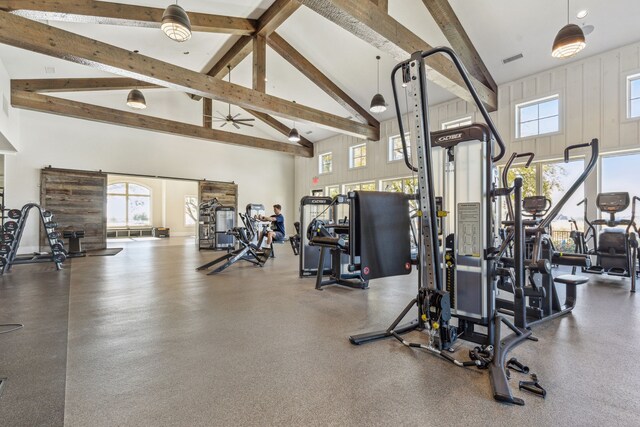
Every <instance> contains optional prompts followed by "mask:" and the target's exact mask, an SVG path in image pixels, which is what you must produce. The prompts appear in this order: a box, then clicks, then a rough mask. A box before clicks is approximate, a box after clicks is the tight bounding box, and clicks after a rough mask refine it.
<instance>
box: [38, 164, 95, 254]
mask: <svg viewBox="0 0 640 427" xmlns="http://www.w3.org/2000/svg"><path fill="white" fill-rule="evenodd" d="M40 205H41V206H42V207H43V208H45V209H47V210H49V211H51V212H52V213H53V220H54V222H56V223H58V228H56V230H58V231H59V232H60V233H61V234H62V232H63V230H64V229H65V228H66V227H74V228H76V229H84V232H85V237H84V239H83V240H82V245H83V248H84V249H87V250H92V249H104V248H106V247H107V175H106V174H104V173H101V172H86V171H75V170H66V169H53V168H45V169H42V171H41V173H40ZM41 237H42V239H44V230H41ZM65 243H66V242H65Z"/></svg>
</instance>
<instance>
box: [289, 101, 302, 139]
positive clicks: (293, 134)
mask: <svg viewBox="0 0 640 427" xmlns="http://www.w3.org/2000/svg"><path fill="white" fill-rule="evenodd" d="M293 103H294V104H295V103H296V101H293ZM289 141H291V142H300V134H299V133H298V129H296V121H295V120H293V127H292V128H291V130H290V131H289Z"/></svg>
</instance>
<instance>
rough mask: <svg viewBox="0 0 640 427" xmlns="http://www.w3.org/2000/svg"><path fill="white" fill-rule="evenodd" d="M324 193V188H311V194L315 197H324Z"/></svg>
mask: <svg viewBox="0 0 640 427" xmlns="http://www.w3.org/2000/svg"><path fill="white" fill-rule="evenodd" d="M322 193H323V191H322V189H318V190H311V195H312V196H313V197H322V195H323V194H322Z"/></svg>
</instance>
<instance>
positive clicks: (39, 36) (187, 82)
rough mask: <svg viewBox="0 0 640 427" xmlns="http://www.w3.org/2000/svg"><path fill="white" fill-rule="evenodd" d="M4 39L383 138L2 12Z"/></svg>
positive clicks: (285, 115) (0, 37)
mask: <svg viewBox="0 0 640 427" xmlns="http://www.w3.org/2000/svg"><path fill="white" fill-rule="evenodd" d="M0 43H4V44H7V45H10V46H14V47H17V48H21V49H26V50H30V51H33V52H37V53H41V54H44V55H48V56H52V57H55V58H60V59H64V60H67V61H71V62H75V63H78V64H81V65H86V66H90V67H93V68H96V69H99V70H102V71H107V72H110V73H113V74H116V75H120V76H123V77H129V78H134V79H138V80H142V81H145V82H147V83H151V84H155V85H159V86H164V87H168V88H171V89H175V90H178V91H182V92H187V93H192V94H196V95H199V96H202V97H206V98H212V99H215V100H219V101H223V102H228V103H231V104H233V105H237V106H239V107H242V108H245V107H246V108H250V109H253V110H256V111H260V112H263V113H267V114H274V115H276V116H279V117H283V118H287V119H291V120H297V121H301V122H306V123H314V124H317V125H319V126H322V127H326V128H329V129H333V130H334V131H338V132H341V133H346V134H350V135H354V136H357V137H360V138H368V139H371V140H377V139H378V137H379V133H380V132H379V128H375V127H373V126H369V125H365V124H362V123H357V122H354V121H351V120H348V119H345V118H343V117H340V116H337V115H334V114H329V113H326V112H323V111H320V110H317V109H314V108H311V107H306V106H302V105H300V104H296V103H293V102H291V101H287V100H284V99H281V98H277V97H275V96H271V95H267V94H263V93H260V92H257V91H254V90H251V89H248V88H245V87H243V86H240V85H236V84H232V83H228V82H224V81H222V80H220V79H216V78H213V77H210V76H207V75H204V74H200V73H197V72H195V71H192V70H189V69H186V68H182V67H179V66H176V65H173V64H169V63H167V62H163V61H160V60H157V59H154V58H150V57H147V56H144V55H141V54H136V53H133V52H129V51H127V50H125V49H121V48H119V47H116V46H112V45H109V44H106V43H102V42H100V41H97V40H93V39H90V38H87V37H83V36H80V35H78V34H74V33H70V32H68V31H64V30H61V29H59V28H55V27H51V26H49V25H45V24H42V23H39V22H36V21H31V20H29V19H26V18H22V17H19V16H15V15H12V14H10V13H7V12H0Z"/></svg>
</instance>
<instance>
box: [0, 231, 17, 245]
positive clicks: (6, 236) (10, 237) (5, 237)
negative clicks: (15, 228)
mask: <svg viewBox="0 0 640 427" xmlns="http://www.w3.org/2000/svg"><path fill="white" fill-rule="evenodd" d="M14 240H15V237H14V236H13V234H11V233H3V234H2V241H3V242H8V243H11V242H13V241H14Z"/></svg>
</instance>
